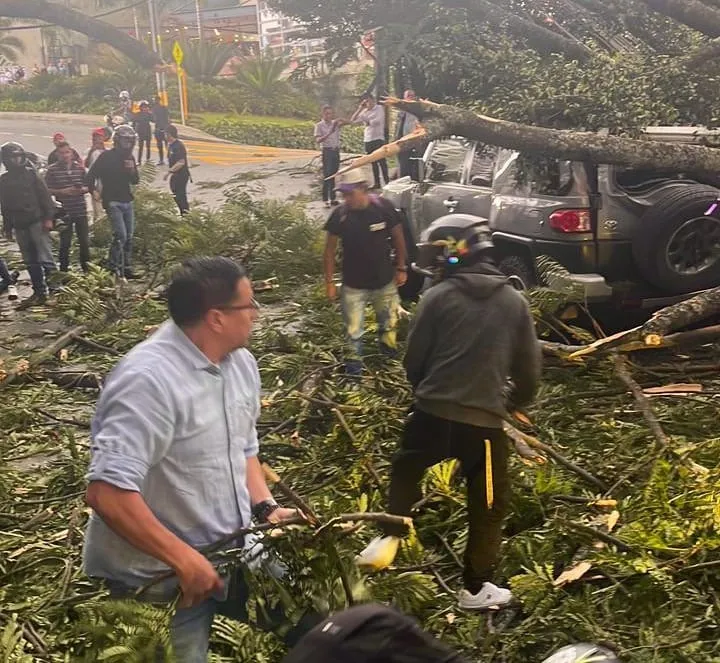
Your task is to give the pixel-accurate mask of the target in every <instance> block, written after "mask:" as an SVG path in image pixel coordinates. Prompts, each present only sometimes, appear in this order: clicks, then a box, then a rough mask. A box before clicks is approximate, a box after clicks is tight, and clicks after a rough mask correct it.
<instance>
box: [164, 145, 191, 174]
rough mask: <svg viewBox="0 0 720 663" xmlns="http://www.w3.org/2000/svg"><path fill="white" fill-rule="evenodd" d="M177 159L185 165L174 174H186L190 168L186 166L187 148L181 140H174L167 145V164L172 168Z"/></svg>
mask: <svg viewBox="0 0 720 663" xmlns="http://www.w3.org/2000/svg"><path fill="white" fill-rule="evenodd" d="M178 161H184V162H185V165H184V166H183V167H182V168H181V169H180V170H178V171H177V173H176V174H177V175H188V174H189V173H190V169H189V168H188V157H187V149H186V148H185V144H184V143H183V142H182V141H181V140H176V141H175V142H173V143H172V144H171V145H168V166H169V167H170V168H172V167H173V166H174V165H175V164H176V163H177V162H178Z"/></svg>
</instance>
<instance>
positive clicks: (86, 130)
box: [0, 114, 317, 167]
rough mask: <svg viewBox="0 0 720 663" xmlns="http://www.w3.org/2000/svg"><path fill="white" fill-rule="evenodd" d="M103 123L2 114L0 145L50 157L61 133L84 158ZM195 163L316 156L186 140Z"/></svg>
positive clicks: (253, 162) (242, 162)
mask: <svg viewBox="0 0 720 663" xmlns="http://www.w3.org/2000/svg"><path fill="white" fill-rule="evenodd" d="M102 124H103V119H102V118H100V117H98V118H97V121H95V120H94V118H88V117H87V116H78V117H77V118H72V117H68V116H57V117H54V118H53V117H45V116H42V117H38V116H31V115H28V116H27V117H23V118H20V117H19V116H12V117H7V116H5V117H3V115H2V114H0V142H5V141H9V140H14V141H17V142H19V143H21V144H22V145H23V146H24V147H25V149H26V150H29V151H31V152H37V153H38V154H43V155H47V154H49V153H50V152H51V151H52V149H53V145H52V135H53V134H54V133H55V132H56V131H62V132H63V133H64V134H65V137H66V138H67V140H68V141H69V142H70V144H71V145H72V146H73V147H75V149H77V151H78V152H80V154H82V155H84V154H85V153H86V152H87V150H88V148H89V147H90V134H91V132H92V130H93V128H96V127H99V126H102ZM184 142H185V145H186V146H187V148H188V151H189V153H190V159H191V161H192V163H197V164H205V165H209V166H219V167H233V166H245V165H261V164H267V163H272V162H275V161H280V160H295V159H305V160H306V161H309V160H310V159H312V158H313V156H316V155H317V152H310V151H307V150H286V149H281V148H276V147H262V146H257V145H236V144H234V143H223V142H210V141H206V140H197V139H194V138H188V139H185V141H184ZM151 158H152V159H153V160H155V161H157V153H156V152H155V146H154V144H153V146H152V153H151Z"/></svg>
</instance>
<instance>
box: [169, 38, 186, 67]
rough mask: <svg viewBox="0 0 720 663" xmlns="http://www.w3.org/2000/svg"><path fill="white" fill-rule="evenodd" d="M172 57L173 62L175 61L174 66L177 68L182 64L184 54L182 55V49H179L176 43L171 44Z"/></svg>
mask: <svg viewBox="0 0 720 663" xmlns="http://www.w3.org/2000/svg"><path fill="white" fill-rule="evenodd" d="M172 56H173V60H175V64H176V65H177V66H178V67H179V66H180V65H181V64H182V63H183V58H184V57H185V53H183V49H182V48H181V47H180V44H179V43H178V42H175V43H174V44H173V50H172Z"/></svg>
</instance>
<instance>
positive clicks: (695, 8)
mask: <svg viewBox="0 0 720 663" xmlns="http://www.w3.org/2000/svg"><path fill="white" fill-rule="evenodd" d="M642 1H643V2H644V3H645V4H646V5H647V6H648V7H650V9H652V10H654V11H656V12H658V13H659V14H663V15H664V16H668V17H669V18H672V19H674V20H676V21H677V22H678V23H682V24H683V25H687V26H688V27H690V28H692V29H693V30H697V31H698V32H701V33H702V34H704V35H707V36H708V37H720V11H717V10H716V9H713V8H712V7H708V6H707V5H706V4H704V3H703V2H700V1H699V0H642Z"/></svg>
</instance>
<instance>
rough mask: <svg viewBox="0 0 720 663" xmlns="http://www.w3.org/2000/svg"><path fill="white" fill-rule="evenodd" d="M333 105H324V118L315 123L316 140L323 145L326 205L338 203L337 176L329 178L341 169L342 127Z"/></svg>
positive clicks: (324, 196)
mask: <svg viewBox="0 0 720 663" xmlns="http://www.w3.org/2000/svg"><path fill="white" fill-rule="evenodd" d="M342 125H343V122H342V120H337V119H335V113H334V111H333V108H332V106H323V109H322V119H321V120H320V122H318V123H317V124H316V125H315V141H316V142H317V144H318V145H320V146H322V168H323V202H324V203H325V207H330V206H331V205H332V206H333V207H334V206H336V205H338V201H337V196H336V193H335V178H331V179H328V178H329V177H330V176H331V175H334V174H335V173H337V171H338V170H339V169H340V127H341V126H342Z"/></svg>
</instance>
